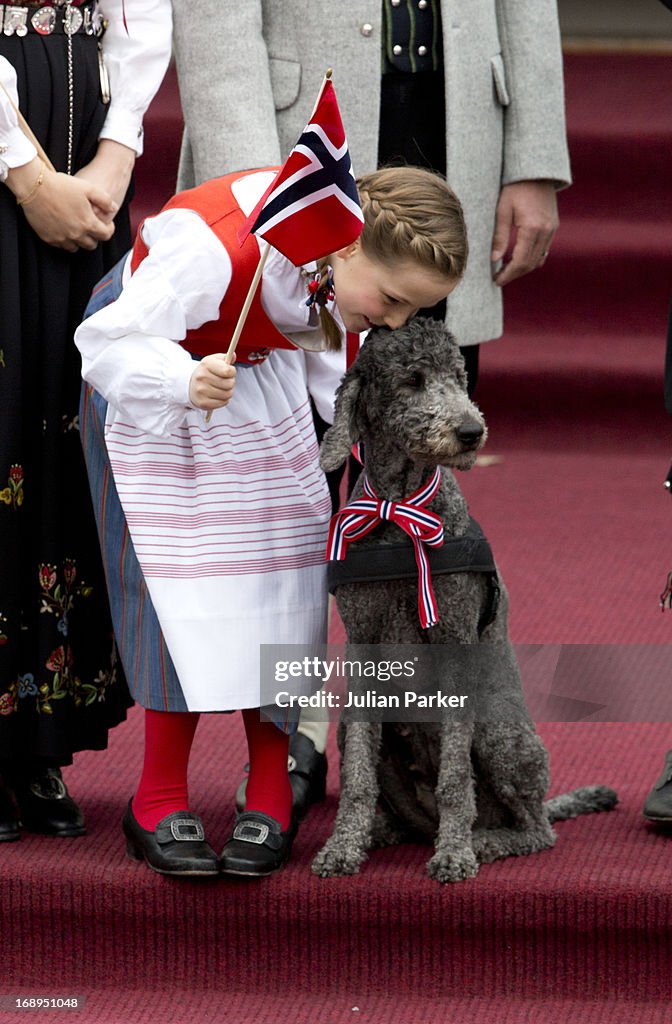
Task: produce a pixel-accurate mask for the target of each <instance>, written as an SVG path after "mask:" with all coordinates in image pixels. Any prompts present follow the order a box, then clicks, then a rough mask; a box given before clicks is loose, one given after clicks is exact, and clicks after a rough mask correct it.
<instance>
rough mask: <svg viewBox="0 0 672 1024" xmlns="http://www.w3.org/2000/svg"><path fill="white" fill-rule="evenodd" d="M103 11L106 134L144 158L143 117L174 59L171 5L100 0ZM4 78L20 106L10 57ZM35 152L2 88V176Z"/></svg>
mask: <svg viewBox="0 0 672 1024" xmlns="http://www.w3.org/2000/svg"><path fill="white" fill-rule="evenodd" d="M122 7H123V9H124V10H125V14H126V25H127V26H128V31H127V30H126V27H125V26H124V17H123V10H122ZM98 10H99V12H100V15H101V17H103V18H105V19H106V20H107V21H108V22H109V25H108V28H107V30H106V32H105V35H104V36H103V52H104V55H105V65H106V67H107V71H108V74H109V77H110V92H111V95H112V98H111V100H110V106H109V110H108V113H107V117H106V119H105V123H104V125H103V128H102V130H101V133H100V138H101V139H113V140H114V141H115V142H120V143H122V145H124V146H128V147H129V149H134V150H135V152H136V153H137V155H138V156H140V154H141V153H142V141H143V139H142V135H143V133H142V119H143V117H144V115H145V112H146V110H147V108H148V106H149V104H150V103H151V101H152V99H153V98H154V95H155V93H156V91H157V89H158V88H159V86H160V84H161V82H162V80H163V76H164V75H165V73H166V68H167V67H168V63H169V61H170V55H171V40H172V8H171V3H170V0H100V3H99V5H98ZM0 81H1V82H2V84H3V85H4V87H5V89H7V91H8V92H9V94H10V96H11V97H12V100H13V102H14V103H15V104H17V105H18V95H17V88H16V72H15V70H14V68H13V67H12V65H11V64H10V63H9V61H8V60H6V58H4V57H0ZM35 155H36V154H35V147H34V146H33V144H32V143H31V142H29V141H28V139H26V137H25V136H24V134H23V132H22V131H21V129H20V128H19V126H18V121H17V117H16V113H15V112H14V110H13V108H12V105H11V103H10V102H9V99H8V98H7V96H6V95H5V93H4V91H3V90H2V89H0V180H2V181H4V180H5V178H6V177H7V173H8V171H9V170H10V169H11V168H12V167H20V166H21V165H22V164H26V163H29V162H30V161H31V160H32V159H33V158H34V157H35Z"/></svg>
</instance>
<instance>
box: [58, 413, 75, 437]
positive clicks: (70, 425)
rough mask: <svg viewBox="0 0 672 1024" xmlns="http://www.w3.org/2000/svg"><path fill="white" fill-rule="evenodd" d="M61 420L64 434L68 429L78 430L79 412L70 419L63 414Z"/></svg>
mask: <svg viewBox="0 0 672 1024" xmlns="http://www.w3.org/2000/svg"><path fill="white" fill-rule="evenodd" d="M61 422H62V424H63V433H64V434H65V433H67V432H68V430H79V414H77V416H73V417H72V419H68V417H67V416H66V415H63V416H62V417H61Z"/></svg>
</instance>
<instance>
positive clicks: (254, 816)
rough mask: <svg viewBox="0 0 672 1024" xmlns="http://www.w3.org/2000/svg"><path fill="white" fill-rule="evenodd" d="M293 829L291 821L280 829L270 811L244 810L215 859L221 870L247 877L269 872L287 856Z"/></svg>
mask: <svg viewBox="0 0 672 1024" xmlns="http://www.w3.org/2000/svg"><path fill="white" fill-rule="evenodd" d="M296 831H297V829H296V823H295V822H292V824H291V825H290V826H289V828H288V829H287V831H286V832H283V831H282V826H281V825H280V822H279V821H276V820H275V818H271V816H270V814H263V813H262V812H261V811H244V812H243V814H241V815H239V817H238V819H237V821H236V827H235V828H234V830H233V835H232V836H231V838H230V839H229V841H228V843H227V844H226V846H225V847H224V849H223V850H222V856H221V857H220V860H219V867H220V870H221V872H222V874H224V875H244V876H246V877H248V878H263V877H265V876H266V875H272V874H273V872H274V871H278V870H279V869H280V868H281V867H283V865H284V864H286V862H287V860H288V859H289V855H290V853H291V852H292V843H293V842H294V836H295V835H296Z"/></svg>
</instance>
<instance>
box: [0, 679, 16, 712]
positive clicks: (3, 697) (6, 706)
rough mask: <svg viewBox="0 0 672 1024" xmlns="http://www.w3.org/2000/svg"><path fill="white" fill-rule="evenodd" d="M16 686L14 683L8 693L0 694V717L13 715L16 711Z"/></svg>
mask: <svg viewBox="0 0 672 1024" xmlns="http://www.w3.org/2000/svg"><path fill="white" fill-rule="evenodd" d="M15 692H16V691H15V684H14V683H12V685H11V686H10V688H9V690H8V691H7V693H0V715H11V713H12V711H16V697H15Z"/></svg>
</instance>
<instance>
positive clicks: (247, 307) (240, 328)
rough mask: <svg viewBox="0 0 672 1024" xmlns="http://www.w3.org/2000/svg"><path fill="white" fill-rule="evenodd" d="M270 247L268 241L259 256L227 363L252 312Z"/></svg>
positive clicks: (227, 356)
mask: <svg viewBox="0 0 672 1024" xmlns="http://www.w3.org/2000/svg"><path fill="white" fill-rule="evenodd" d="M270 248H271V247H270V245H269V244H268V242H267V243H266V248H265V249H264V251H263V252H262V254H261V256H260V257H259V262H258V263H257V269H256V270H255V272H254V277H253V278H252V283H251V284H250V287H249V290H248V292H247V298H246V299H245V302H244V303H243V308H242V309H241V311H240V316H239V317H238V323H237V324H236V329H235V331H234V332H233V336H232V338H231V342H230V344H229V348H228V351H227V353H226V357H225V358H226V361H227V363H232V362H233V354H234V352H235V351H236V346H237V344H238V341H239V339H240V336H241V334H242V333H243V327H244V326H245V321H246V320H247V314H248V313H249V312H250V306H251V305H252V299H253V298H254V293H255V292H256V290H257V288H258V287H259V281H260V280H261V275H262V273H263V270H264V264H265V263H266V260H267V258H268V254H269V252H270Z"/></svg>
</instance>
